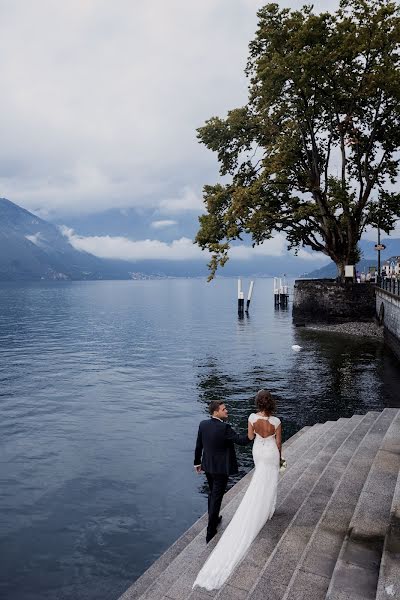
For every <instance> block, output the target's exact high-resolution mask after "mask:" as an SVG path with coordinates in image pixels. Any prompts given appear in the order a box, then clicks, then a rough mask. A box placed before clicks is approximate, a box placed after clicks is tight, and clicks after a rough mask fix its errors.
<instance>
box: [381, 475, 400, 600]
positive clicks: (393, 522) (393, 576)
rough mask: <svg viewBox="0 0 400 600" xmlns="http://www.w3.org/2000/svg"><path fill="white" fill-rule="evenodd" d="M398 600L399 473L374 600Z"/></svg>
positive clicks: (399, 570) (399, 585)
mask: <svg viewBox="0 0 400 600" xmlns="http://www.w3.org/2000/svg"><path fill="white" fill-rule="evenodd" d="M396 598H400V473H399V475H398V477H397V485H396V489H395V492H394V496H393V502H392V507H391V511H390V520H389V527H388V529H387V532H386V537H385V543H384V547H383V554H382V561H381V566H380V572H379V581H378V588H377V594H376V600H394V599H396Z"/></svg>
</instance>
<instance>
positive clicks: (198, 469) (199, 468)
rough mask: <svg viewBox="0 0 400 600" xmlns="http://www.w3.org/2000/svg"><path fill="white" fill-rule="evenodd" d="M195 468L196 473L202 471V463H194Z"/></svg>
mask: <svg viewBox="0 0 400 600" xmlns="http://www.w3.org/2000/svg"><path fill="white" fill-rule="evenodd" d="M194 470H195V471H196V473H201V465H194Z"/></svg>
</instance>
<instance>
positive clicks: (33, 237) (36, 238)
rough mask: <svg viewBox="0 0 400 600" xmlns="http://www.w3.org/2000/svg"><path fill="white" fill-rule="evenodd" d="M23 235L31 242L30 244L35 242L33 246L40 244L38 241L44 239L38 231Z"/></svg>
mask: <svg viewBox="0 0 400 600" xmlns="http://www.w3.org/2000/svg"><path fill="white" fill-rule="evenodd" d="M25 237H26V239H27V240H29V241H30V242H32V244H35V246H40V243H41V242H43V241H44V238H43V236H42V234H41V233H40V231H38V233H35V234H34V235H26V236H25Z"/></svg>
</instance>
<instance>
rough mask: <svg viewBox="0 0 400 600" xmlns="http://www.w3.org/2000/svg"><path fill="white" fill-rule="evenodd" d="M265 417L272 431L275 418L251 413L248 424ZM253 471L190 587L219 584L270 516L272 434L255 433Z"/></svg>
mask: <svg viewBox="0 0 400 600" xmlns="http://www.w3.org/2000/svg"><path fill="white" fill-rule="evenodd" d="M258 419H268V420H269V422H270V423H271V425H273V426H274V427H275V431H276V429H277V427H278V425H280V420H279V419H278V418H277V417H260V416H259V415H256V414H254V413H252V414H251V415H250V416H249V421H250V423H252V424H253V423H255V421H257V420H258ZM253 459H254V466H255V470H254V474H253V477H252V479H251V481H250V483H249V486H248V488H247V491H246V493H245V495H244V496H243V499H242V501H241V503H240V505H239V507H238V509H237V511H236V512H235V514H234V515H233V518H232V520H231V522H230V523H229V525H228V527H227V528H226V529H225V531H224V533H223V534H222V537H221V539H220V540H219V542H218V544H217V545H216V547H215V548H214V550H213V552H212V553H211V554H210V556H209V557H208V559H207V561H206V563H205V564H204V566H203V568H202V569H201V571H200V572H199V574H198V575H197V578H196V581H195V582H194V584H193V588H194V587H196V586H199V587H203V588H205V589H206V590H215V589H219V588H220V587H222V585H223V584H224V583H225V581H226V580H227V579H228V577H229V575H230V574H231V573H232V571H233V569H234V568H235V567H236V565H237V564H238V563H239V562H240V561H241V559H242V558H243V557H244V555H245V554H246V552H247V550H248V548H249V546H250V544H251V543H252V541H253V540H254V539H255V538H256V536H257V534H258V533H259V531H260V530H261V528H262V527H263V525H264V524H265V523H266V521H267V520H268V519H270V518H271V517H272V515H273V514H274V511H275V505H276V491H277V486H278V475H279V450H278V447H277V445H276V440H275V434H273V435H270V436H268V437H267V438H263V437H261V436H260V435H258V433H256V434H255V440H254V445H253Z"/></svg>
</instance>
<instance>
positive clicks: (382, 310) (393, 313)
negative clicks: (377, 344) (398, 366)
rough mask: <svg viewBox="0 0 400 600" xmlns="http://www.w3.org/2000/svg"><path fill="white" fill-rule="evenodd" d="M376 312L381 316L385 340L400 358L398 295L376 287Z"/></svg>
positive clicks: (399, 297) (399, 301) (399, 304)
mask: <svg viewBox="0 0 400 600" xmlns="http://www.w3.org/2000/svg"><path fill="white" fill-rule="evenodd" d="M375 300H376V314H377V315H380V316H381V317H382V325H383V326H384V337H385V342H386V343H387V344H388V346H389V347H390V348H391V349H392V350H393V352H394V353H395V354H396V355H397V358H399V359H400V296H397V295H394V294H391V293H390V292H387V291H385V290H382V289H379V288H377V289H376V297H375Z"/></svg>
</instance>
